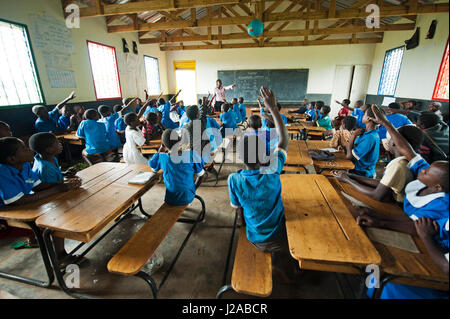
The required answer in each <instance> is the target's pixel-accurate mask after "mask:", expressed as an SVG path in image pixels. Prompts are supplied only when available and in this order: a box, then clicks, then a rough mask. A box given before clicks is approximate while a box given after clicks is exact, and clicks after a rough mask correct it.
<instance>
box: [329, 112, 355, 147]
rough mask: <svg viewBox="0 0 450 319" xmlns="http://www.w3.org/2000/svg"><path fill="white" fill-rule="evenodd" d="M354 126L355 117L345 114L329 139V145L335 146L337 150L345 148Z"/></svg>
mask: <svg viewBox="0 0 450 319" xmlns="http://www.w3.org/2000/svg"><path fill="white" fill-rule="evenodd" d="M355 128H356V117H354V116H346V117H345V118H344V120H343V121H342V124H341V127H340V128H339V130H337V131H336V132H334V134H333V138H332V139H331V141H330V147H334V148H337V149H338V150H347V145H348V141H349V140H350V135H351V134H352V133H351V131H353V130H354V129H355Z"/></svg>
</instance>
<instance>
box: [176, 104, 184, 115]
mask: <svg viewBox="0 0 450 319" xmlns="http://www.w3.org/2000/svg"><path fill="white" fill-rule="evenodd" d="M177 112H178V114H179V115H180V116H182V115H183V114H184V113H185V112H186V110H185V107H184V106H183V107H181V106H178V107H177Z"/></svg>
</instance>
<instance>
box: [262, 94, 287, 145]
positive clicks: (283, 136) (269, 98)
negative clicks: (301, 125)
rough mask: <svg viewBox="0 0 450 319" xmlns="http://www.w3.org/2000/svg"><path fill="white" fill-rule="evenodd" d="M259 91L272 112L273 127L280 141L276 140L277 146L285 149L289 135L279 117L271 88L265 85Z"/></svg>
mask: <svg viewBox="0 0 450 319" xmlns="http://www.w3.org/2000/svg"><path fill="white" fill-rule="evenodd" d="M260 91H261V96H262V98H263V100H264V105H266V106H267V108H268V109H269V111H270V113H271V114H272V118H273V120H274V122H275V123H274V124H275V129H276V130H277V134H278V136H279V138H280V141H279V142H278V147H279V148H281V149H283V150H285V151H287V150H288V146H289V135H288V131H287V129H286V126H285V125H284V122H283V119H282V118H281V115H280V110H278V107H277V101H276V99H275V95H274V94H273V92H272V91H271V90H269V89H268V88H266V87H265V86H262V87H261V90H260Z"/></svg>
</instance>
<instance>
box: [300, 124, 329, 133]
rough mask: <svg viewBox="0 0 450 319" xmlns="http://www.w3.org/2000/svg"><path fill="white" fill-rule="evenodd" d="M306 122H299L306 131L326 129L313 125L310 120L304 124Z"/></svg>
mask: <svg viewBox="0 0 450 319" xmlns="http://www.w3.org/2000/svg"><path fill="white" fill-rule="evenodd" d="M305 123H308V122H301V124H302V126H303V129H304V130H306V131H316V132H325V131H328V130H327V129H326V128H324V127H322V126H313V125H312V122H310V123H311V124H305Z"/></svg>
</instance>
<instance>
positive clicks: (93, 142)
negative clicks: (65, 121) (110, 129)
mask: <svg viewBox="0 0 450 319" xmlns="http://www.w3.org/2000/svg"><path fill="white" fill-rule="evenodd" d="M85 117H86V120H84V121H83V122H81V123H80V126H79V127H78V130H77V133H76V135H77V136H78V137H79V138H82V139H84V140H85V142H86V149H84V150H83V155H84V156H93V155H99V156H100V158H101V159H102V160H103V161H111V160H110V158H109V155H111V146H110V144H109V140H108V133H107V131H106V125H105V123H101V122H98V120H99V119H100V114H99V113H98V112H97V111H96V110H94V109H89V110H87V111H86V112H85Z"/></svg>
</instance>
